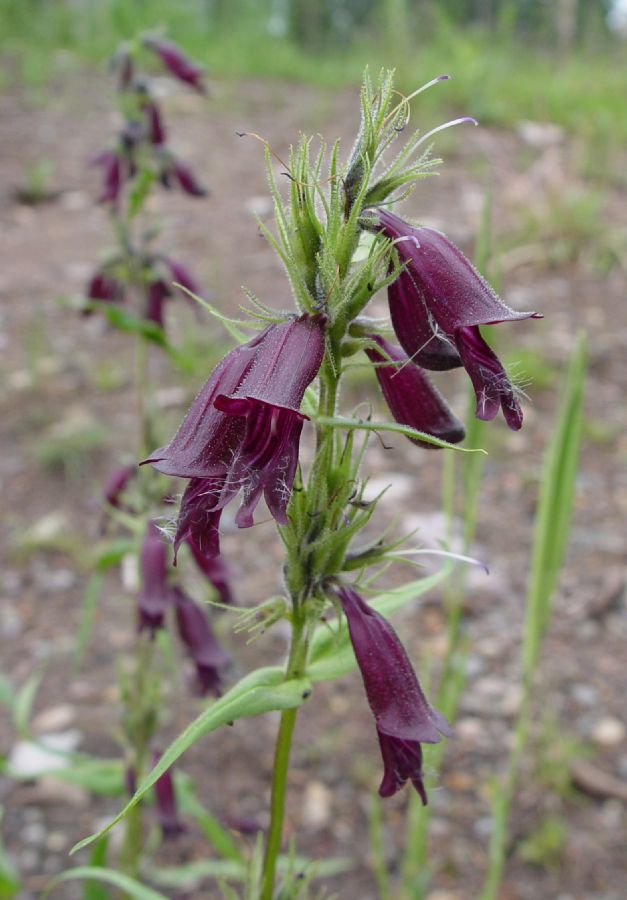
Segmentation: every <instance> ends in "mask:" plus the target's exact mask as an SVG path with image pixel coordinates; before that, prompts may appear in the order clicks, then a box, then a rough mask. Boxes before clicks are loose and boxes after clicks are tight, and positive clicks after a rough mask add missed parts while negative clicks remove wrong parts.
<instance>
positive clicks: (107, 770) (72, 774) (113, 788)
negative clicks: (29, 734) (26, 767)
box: [8, 745, 124, 797]
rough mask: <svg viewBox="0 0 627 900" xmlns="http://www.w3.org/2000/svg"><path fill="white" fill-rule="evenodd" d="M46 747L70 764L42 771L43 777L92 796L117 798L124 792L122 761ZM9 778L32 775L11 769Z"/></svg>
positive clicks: (24, 777)
mask: <svg viewBox="0 0 627 900" xmlns="http://www.w3.org/2000/svg"><path fill="white" fill-rule="evenodd" d="M43 746H45V749H46V750H47V751H48V752H49V753H55V754H56V755H58V756H60V757H65V758H67V759H68V760H69V762H70V764H69V765H68V766H67V768H64V769H50V770H49V771H48V772H46V771H42V772H41V773H40V776H41V775H49V776H50V777H51V778H55V779H57V780H58V781H62V782H64V783H65V784H75V785H78V786H79V787H83V788H85V789H86V790H88V791H89V792H90V793H92V794H99V795H100V796H104V797H113V796H117V795H119V794H121V793H123V791H124V773H123V768H122V763H121V762H120V760H113V759H112V760H108V759H96V758H94V757H82V756H77V755H75V754H73V753H66V752H64V751H62V750H58V751H55V750H53V749H52V748H50V747H48V746H46V745H43ZM8 774H9V776H10V777H11V778H13V779H16V780H18V781H19V780H25V781H28V780H31V779H32V776H31V775H25V776H19V775H16V774H15V773H14V772H12V771H11V770H10V769H9V772H8Z"/></svg>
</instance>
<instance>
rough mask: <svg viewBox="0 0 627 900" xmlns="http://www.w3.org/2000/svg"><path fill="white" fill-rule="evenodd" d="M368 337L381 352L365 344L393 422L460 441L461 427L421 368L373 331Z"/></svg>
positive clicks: (423, 442)
mask: <svg viewBox="0 0 627 900" xmlns="http://www.w3.org/2000/svg"><path fill="white" fill-rule="evenodd" d="M369 337H370V340H371V341H373V342H374V343H376V344H377V345H378V346H379V347H381V350H382V351H383V352H382V353H379V351H378V350H376V349H375V348H374V347H369V348H367V349H366V354H367V356H368V359H369V360H370V361H371V362H373V363H377V364H378V365H377V366H376V368H375V373H376V376H377V378H378V380H379V386H380V388H381V391H382V393H383V396H384V397H385V400H386V402H387V405H388V406H389V407H390V411H391V413H392V415H393V416H394V418H395V419H396V421H397V422H400V423H401V424H402V425H409V426H410V427H411V428H415V429H416V430H417V431H424V432H426V434H432V435H433V436H434V437H437V438H441V439H442V440H444V441H449V442H450V443H451V444H456V443H458V442H459V441H463V439H464V434H465V432H464V426H463V425H462V423H461V422H460V421H459V419H458V418H457V417H456V416H455V415H454V414H453V413H452V412H451V410H450V409H449V407H448V405H447V403H446V401H445V400H444V398H443V397H442V396H441V395H440V393H439V391H437V390H436V389H435V387H434V386H433V385H432V384H431V382H430V381H429V379H428V378H427V376H426V375H425V373H424V372H423V371H422V369H420V368H419V367H418V366H417V365H415V363H413V362H412V361H411V360H409V359H408V358H407V356H406V354H405V353H403V351H402V350H401V349H400V347H395V346H394V345H392V344H390V343H388V341H386V340H384V339H383V338H382V337H380V336H379V335H376V334H371V335H369ZM386 363H387V365H386ZM410 440H411V441H413V442H414V444H418V446H419V447H427V448H429V447H431V448H433V446H434V445H433V444H429V443H427V442H426V441H420V440H417V439H416V438H410Z"/></svg>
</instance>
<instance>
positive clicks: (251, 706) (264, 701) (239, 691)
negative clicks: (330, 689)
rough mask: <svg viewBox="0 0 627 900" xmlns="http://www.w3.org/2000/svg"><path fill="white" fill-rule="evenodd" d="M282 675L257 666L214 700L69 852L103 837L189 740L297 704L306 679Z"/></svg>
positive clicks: (277, 670)
mask: <svg viewBox="0 0 627 900" xmlns="http://www.w3.org/2000/svg"><path fill="white" fill-rule="evenodd" d="M284 678H285V673H284V671H283V669H282V668H280V667H278V666H277V667H269V668H265V669H257V670H256V671H255V672H251V673H250V675H247V676H246V677H245V678H243V679H242V680H241V681H240V682H239V683H238V684H236V685H235V686H234V687H232V688H231V690H230V691H228V692H227V693H226V694H225V695H224V696H223V697H221V698H220V699H219V700H216V702H215V703H213V704H212V705H211V706H210V707H209V708H208V709H206V710H204V711H203V712H202V713H201V714H200V715H199V716H198V717H197V718H196V719H195V720H194V721H193V722H192V723H191V724H190V725H188V727H187V728H186V729H185V731H183V733H182V734H180V735H179V736H178V737H177V738H176V739H175V740H174V741H173V743H172V744H170V746H169V747H168V749H167V750H166V751H165V752H164V753H163V755H162V756H161V758H160V759H159V762H158V763H157V765H156V766H155V767H154V768H153V769H152V771H151V772H149V774H148V775H147V776H146V778H145V779H144V780H143V781H142V783H141V785H140V786H139V787H138V789H137V791H136V792H135V794H134V795H133V797H131V799H130V800H129V802H128V803H127V804H126V806H125V807H124V809H123V810H122V811H121V812H120V813H119V814H118V815H117V816H116V817H115V819H113V820H112V821H111V822H110V823H109V824H108V825H107V826H106V827H105V828H103V829H101V830H100V831H99V832H98V833H97V834H92V835H90V836H89V837H87V838H85V839H84V840H82V841H80V842H79V843H78V844H76V845H75V846H74V847H73V848H72V850H71V853H76V852H77V851H78V850H80V849H81V848H82V847H86V846H88V845H89V844H91V843H93V841H95V840H99V839H100V838H102V837H104V835H105V834H107V833H108V832H109V831H110V830H111V828H113V826H114V825H116V824H117V823H118V822H119V821H120V820H121V819H122V818H124V816H125V815H126V813H127V812H128V811H129V810H130V809H132V807H134V806H135V805H136V804H137V803H139V801H140V800H141V799H142V797H143V796H144V794H145V793H146V792H147V791H148V790H150V788H151V787H152V786H153V785H154V783H155V782H156V781H157V779H158V778H160V777H161V776H162V775H163V773H164V772H166V771H167V769H169V768H170V766H171V765H172V764H173V763H174V762H176V760H177V759H178V758H179V757H180V756H181V755H182V754H183V753H184V752H185V751H186V750H187V749H189V747H191V746H192V744H195V743H196V741H198V740H200V738H201V737H204V735H206V734H209V733H210V732H211V731H215V729H216V728H219V727H220V725H225V724H227V723H229V722H234V721H236V720H237V719H241V718H244V717H246V716H257V715H261V713H265V712H270V711H271V710H275V709H293V708H294V707H296V706H300V705H301V704H302V703H303V702H304V701H305V700H306V699H307V697H308V696H309V694H310V692H311V691H310V684H309V682H308V681H306V680H305V679H293V680H290V681H284Z"/></svg>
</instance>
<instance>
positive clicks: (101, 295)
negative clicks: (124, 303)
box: [87, 269, 124, 303]
mask: <svg viewBox="0 0 627 900" xmlns="http://www.w3.org/2000/svg"><path fill="white" fill-rule="evenodd" d="M87 297H88V298H89V299H90V300H102V301H105V302H111V303H119V302H120V301H121V300H124V285H123V284H122V282H121V281H118V279H117V278H115V277H114V276H113V275H110V274H109V273H108V272H107V270H106V269H98V271H97V272H94V274H93V275H92V277H91V278H90V280H89V284H88V285H87Z"/></svg>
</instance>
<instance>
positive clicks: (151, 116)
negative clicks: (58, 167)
mask: <svg viewBox="0 0 627 900" xmlns="http://www.w3.org/2000/svg"><path fill="white" fill-rule="evenodd" d="M145 46H146V47H147V48H148V49H149V50H150V51H151V52H153V53H154V54H155V55H156V56H157V57H158V58H159V60H160V61H161V62H162V63H163V65H164V66H165V67H166V69H167V70H168V72H169V73H170V74H171V75H173V76H174V77H175V78H177V79H178V80H180V81H182V82H184V83H186V84H188V85H191V86H192V87H194V88H195V89H196V90H198V91H200V92H203V91H204V88H203V84H202V80H201V79H202V75H203V70H202V69H201V68H200V67H199V66H197V65H196V64H195V63H193V62H192V61H191V60H189V59H187V57H186V56H185V55H184V54H183V53H182V52H181V50H180V49H179V48H178V47H176V46H175V45H174V44H172V43H170V42H168V41H160V40H157V39H154V38H149V39H146V41H145ZM113 63H114V65H115V67H116V68H117V70H118V74H119V82H118V84H119V89H120V91H121V92H122V94H124V96H125V98H127V101H128V102H125V110H127V119H126V121H125V123H124V125H123V127H122V129H121V131H120V133H119V135H118V137H117V140H116V142H115V146H114V147H109V148H107V149H105V150H103V151H102V152H101V153H99V154H98V155H96V156H95V157H94V158H93V160H92V163H93V165H97V166H99V167H100V168H101V169H102V188H101V192H100V196H99V198H98V200H99V202H100V203H103V204H105V205H107V206H108V207H109V208H110V209H111V211H112V213H113V214H114V215H118V214H119V209H120V204H121V200H122V196H123V192H124V189H125V187H126V186H128V185H130V183H131V182H132V181H133V180H134V179H135V177H136V176H137V174H138V172H139V171H140V169H141V170H142V171H144V170H145V168H146V160H149V161H150V162H149V165H150V167H151V168H152V170H153V174H154V175H155V177H156V179H157V180H158V182H159V183H160V184H162V185H163V187H165V188H168V189H170V188H172V187H178V188H180V189H181V190H182V191H183V192H184V193H186V194H187V195H188V196H190V197H203V196H205V195H206V194H207V191H206V189H205V188H204V187H203V185H202V184H201V183H200V181H199V180H198V178H197V177H196V175H195V174H194V172H193V171H192V170H191V169H190V168H189V166H187V165H186V164H185V163H184V162H182V161H181V160H180V159H178V157H176V156H175V155H174V154H173V153H172V152H171V150H170V149H169V148H168V146H167V131H166V127H165V123H164V121H163V116H162V113H161V109H160V107H159V104H158V103H157V100H156V99H155V98H154V97H153V96H152V95H151V93H150V86H149V84H148V83H147V81H146V80H145V79H144V78H141V77H140V76H139V75H138V74H137V72H136V70H135V63H134V59H133V57H132V56H131V55H130V54H129V53H128V52H126V51H125V52H123V53H120V54H118V55H117V56H116V57H115V58H114V60H113ZM140 159H141V160H142V164H141V166H140V162H139V160H140ZM133 268H134V270H135V272H134V274H135V277H136V276H137V273H138V272H139V273H141V285H142V290H143V294H144V309H143V310H142V315H143V318H145V319H146V320H147V321H149V322H153V323H155V324H156V325H158V326H159V327H160V328H163V327H164V311H165V302H166V300H167V299H169V298H170V297H172V296H173V295H174V291H173V288H172V281H176V282H178V283H179V284H181V285H182V286H183V287H184V288H186V289H187V290H189V291H191V292H192V293H198V286H197V284H196V282H195V280H194V279H193V278H192V277H191V275H190V274H189V272H188V271H187V269H186V268H185V267H184V266H183V265H182V264H181V263H179V262H177V261H176V260H172V259H169V258H167V257H165V256H163V255H159V254H151V253H147V252H142V254H141V258H140V256H139V254H138V255H137V258H136V259H134V263H133ZM127 269H128V263H127V262H125V260H124V258H122V257H116V258H113V259H110V260H108V262H107V263H105V265H104V266H102V267H101V268H100V269H98V270H97V271H96V272H95V273H94V274H93V275H92V277H91V278H90V281H89V283H88V286H87V291H86V296H87V299H88V300H90V301H92V304H90V306H89V307H87V311H90V309H91V308H92V305H93V301H96V302H104V303H121V302H123V301H124V300H125V299H126V297H127V294H128V291H127V284H128V283H129V282H130V281H131V277H130V273H129V272H128V271H127Z"/></svg>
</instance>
